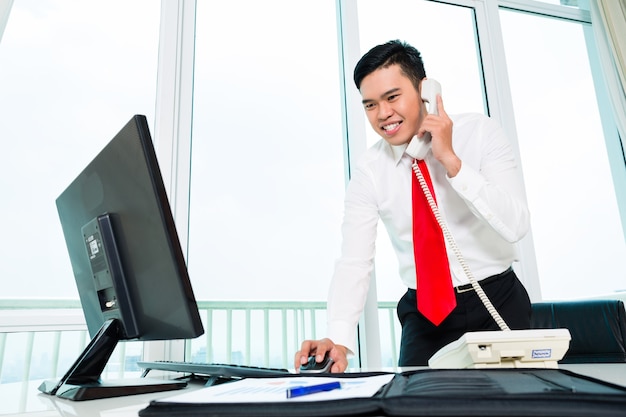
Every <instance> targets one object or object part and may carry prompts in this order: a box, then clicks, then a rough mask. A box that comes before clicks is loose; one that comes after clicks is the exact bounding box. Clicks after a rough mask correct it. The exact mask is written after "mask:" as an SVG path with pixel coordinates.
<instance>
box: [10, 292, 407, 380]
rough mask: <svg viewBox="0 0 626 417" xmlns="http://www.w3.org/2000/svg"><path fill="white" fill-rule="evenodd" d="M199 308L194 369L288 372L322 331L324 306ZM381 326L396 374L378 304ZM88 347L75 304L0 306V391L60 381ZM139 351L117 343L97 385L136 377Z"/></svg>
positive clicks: (389, 312)
mask: <svg viewBox="0 0 626 417" xmlns="http://www.w3.org/2000/svg"><path fill="white" fill-rule="evenodd" d="M198 308H199V310H200V314H201V317H202V320H203V324H204V328H205V333H204V335H202V336H200V337H198V338H196V339H193V340H189V341H187V343H186V344H185V360H187V361H193V362H210V363H235V364H243V365H254V366H266V367H273V368H291V367H292V366H293V365H292V358H293V354H294V353H295V352H296V351H297V350H298V349H299V346H300V343H301V342H302V340H304V339H315V338H318V337H320V336H321V335H323V334H324V331H325V327H326V303H325V302H299V301H269V302H263V301H233V302H231V301H200V302H198ZM379 322H380V327H381V335H382V336H381V339H382V340H383V341H385V348H384V349H383V365H384V366H394V365H395V363H397V350H396V345H397V343H399V341H398V340H397V335H399V324H398V323H397V319H396V318H395V303H394V302H382V303H379ZM89 340H90V337H89V334H88V332H87V326H86V324H85V321H84V318H83V315H82V310H81V308H80V303H79V302H78V301H77V300H0V383H10V382H11V383H15V382H25V381H32V380H40V379H57V378H60V377H61V376H62V375H63V374H64V373H65V372H66V371H67V369H69V367H70V366H71V364H72V363H73V362H74V360H75V359H76V358H77V357H78V355H79V354H80V353H81V352H82V350H83V349H84V348H85V346H86V345H87V343H88V342H89ZM388 341H391V342H390V343H389V342H388ZM143 346H144V344H143V343H142V342H124V343H119V344H118V346H117V348H116V350H115V352H114V353H113V355H112V357H111V359H110V360H109V363H108V365H107V367H106V369H105V373H104V374H103V378H124V377H136V376H138V375H139V373H140V372H141V371H140V369H139V368H138V367H137V365H136V362H137V361H138V360H140V359H141V358H142V357H143ZM163 359H164V358H163ZM353 361H358V358H355V359H353ZM351 365H352V366H354V364H351Z"/></svg>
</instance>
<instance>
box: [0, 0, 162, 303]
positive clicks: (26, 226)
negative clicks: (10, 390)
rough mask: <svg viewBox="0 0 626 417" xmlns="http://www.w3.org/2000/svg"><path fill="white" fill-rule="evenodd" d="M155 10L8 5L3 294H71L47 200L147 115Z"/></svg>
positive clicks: (76, 1) (141, 2) (26, 0)
mask: <svg viewBox="0 0 626 417" xmlns="http://www.w3.org/2000/svg"><path fill="white" fill-rule="evenodd" d="M159 11H160V7H159V3H158V2H154V1H151V0H137V1H132V2H127V1H124V0H111V1H106V2H101V1H84V0H63V1H58V0H15V1H14V2H13V7H12V9H11V12H10V15H9V19H8V22H7V26H6V28H5V31H4V34H3V36H2V43H1V44H0V91H2V94H0V114H1V115H2V116H0V117H1V120H2V123H1V124H2V143H3V150H2V152H0V189H1V190H2V194H3V198H2V202H3V203H2V207H1V208H0V213H1V215H0V230H2V234H3V237H4V238H3V239H2V240H1V241H0V253H2V259H3V260H4V262H0V276H2V277H4V279H6V280H10V281H11V285H10V286H5V287H4V288H3V290H2V291H3V294H2V295H3V297H9V298H11V297H28V298H36V297H42V298H50V297H67V298H76V297H77V292H76V288H75V285H74V278H73V274H72V270H71V266H70V262H69V256H68V255H67V251H66V248H65V241H64V239H63V233H62V231H61V226H60V223H59V220H58V216H57V212H56V206H55V200H56V198H57V197H58V196H59V194H61V192H62V191H63V190H64V189H65V187H66V186H67V185H68V184H69V183H70V182H71V181H72V180H73V179H74V178H75V177H76V176H77V175H78V173H79V172H80V171H81V170H82V169H83V168H84V167H85V166H86V165H87V163H89V162H90V161H91V159H93V157H94V156H95V155H96V154H97V152H99V151H100V149H101V148H102V147H103V146H104V145H105V144H106V143H107V142H108V141H109V140H110V139H111V138H112V137H113V136H114V135H115V134H116V133H117V132H118V131H119V129H121V128H122V126H124V125H125V124H126V122H128V120H130V118H131V117H132V116H133V114H137V113H140V114H145V115H146V116H147V117H148V120H149V121H150V122H152V120H153V119H154V108H155V91H156V90H155V88H156V68H157V53H158V50H157V49H158V37H159Z"/></svg>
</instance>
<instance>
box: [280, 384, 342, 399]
mask: <svg viewBox="0 0 626 417" xmlns="http://www.w3.org/2000/svg"><path fill="white" fill-rule="evenodd" d="M339 388H341V382H339V381H334V382H328V383H326V384H319V385H303V386H299V387H293V388H287V398H296V397H302V396H303V395H309V394H315V393H316V392H322V391H332V390H334V389H339Z"/></svg>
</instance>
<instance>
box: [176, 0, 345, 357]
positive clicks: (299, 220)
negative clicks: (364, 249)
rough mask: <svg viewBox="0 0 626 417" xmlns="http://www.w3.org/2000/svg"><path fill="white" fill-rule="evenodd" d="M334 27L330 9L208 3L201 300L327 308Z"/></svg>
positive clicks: (198, 200) (197, 124)
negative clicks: (308, 304) (292, 302)
mask: <svg viewBox="0 0 626 417" xmlns="http://www.w3.org/2000/svg"><path fill="white" fill-rule="evenodd" d="M233 16H237V18H236V19H235V18H233ZM225 17H227V18H225ZM336 25H337V24H336V17H335V2H334V1H332V0H324V1H316V2H293V1H289V0H271V1H264V2H257V1H247V2H244V3H243V5H242V3H241V2H199V3H198V10H197V41H196V61H195V76H194V77H195V79H194V129H193V145H192V149H193V150H192V162H191V163H192V172H191V200H190V215H189V216H190V222H189V223H190V224H189V255H188V266H189V273H190V275H191V279H192V281H193V286H194V292H195V294H196V297H197V298H198V299H200V300H266V301H279V300H302V301H311V300H315V301H320V300H325V299H326V292H327V291H328V285H329V281H330V278H331V276H332V272H333V265H334V260H335V259H336V258H337V257H338V255H339V244H340V223H341V216H342V212H343V190H344V184H345V181H344V171H343V165H344V164H343V145H342V139H341V109H340V96H339V81H338V80H339V71H338V69H337V62H338V51H337V30H336V27H337V26H336ZM318 323H319V325H320V326H321V327H320V331H323V330H324V329H325V320H319V321H318ZM213 326H214V327H213V330H214V332H217V334H219V332H223V331H224V320H223V319H222V318H216V319H215V320H214V323H213ZM275 327H279V326H275ZM276 331H280V329H278V328H274V329H273V330H272V332H276ZM276 337H280V335H279V334H278V335H276ZM299 337H300V336H296V337H295V338H290V343H291V341H292V340H295V342H297V343H298V344H299V340H298V338H299ZM272 340H276V338H272ZM216 343H217V342H216ZM233 343H235V345H234V346H233V347H232V351H237V352H245V349H244V347H243V346H241V345H237V342H236V341H233ZM212 348H213V350H214V352H213V354H214V356H213V358H214V359H215V360H216V361H223V360H224V355H229V354H230V353H231V352H226V346H225V345H224V344H222V345H220V346H213V347H212ZM289 349H290V350H292V348H291V345H290V348H289ZM292 352H295V350H292ZM253 353H254V352H253ZM277 354H279V355H280V354H281V353H280V352H277ZM242 355H244V354H243V353H242ZM244 356H245V355H244ZM278 360H279V358H272V361H273V362H272V364H275V365H281V366H282V362H278ZM242 361H243V362H248V361H250V363H254V364H259V363H263V361H262V360H261V358H246V357H242Z"/></svg>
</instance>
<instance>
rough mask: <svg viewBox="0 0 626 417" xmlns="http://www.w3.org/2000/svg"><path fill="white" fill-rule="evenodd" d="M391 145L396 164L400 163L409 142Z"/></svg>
mask: <svg viewBox="0 0 626 417" xmlns="http://www.w3.org/2000/svg"><path fill="white" fill-rule="evenodd" d="M389 146H391V152H392V153H393V159H394V161H395V163H396V165H398V164H399V163H400V161H401V160H402V157H403V156H404V151H405V150H406V148H407V146H408V144H407V143H405V144H402V145H389Z"/></svg>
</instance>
